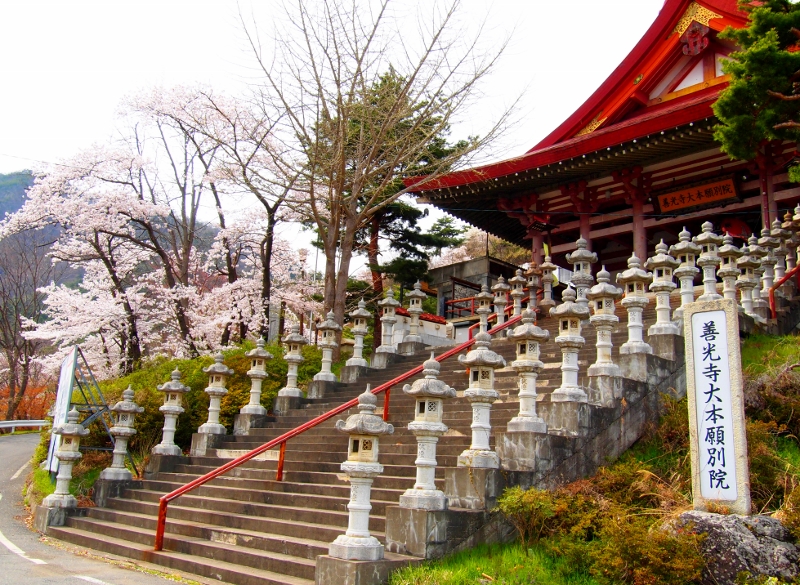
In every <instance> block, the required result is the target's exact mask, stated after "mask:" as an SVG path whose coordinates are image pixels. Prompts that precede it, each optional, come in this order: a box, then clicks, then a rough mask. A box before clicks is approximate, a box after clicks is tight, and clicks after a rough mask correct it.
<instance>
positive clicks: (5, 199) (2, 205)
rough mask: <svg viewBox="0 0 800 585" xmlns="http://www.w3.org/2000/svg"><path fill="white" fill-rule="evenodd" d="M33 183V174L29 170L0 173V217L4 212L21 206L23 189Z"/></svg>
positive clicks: (0, 217) (1, 217)
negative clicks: (8, 173) (7, 173)
mask: <svg viewBox="0 0 800 585" xmlns="http://www.w3.org/2000/svg"><path fill="white" fill-rule="evenodd" d="M31 185H33V175H32V174H31V173H30V171H22V172H19V173H11V174H10V175H3V174H0V219H3V217H5V215H6V213H13V212H15V211H17V210H18V209H19V208H20V207H22V203H23V202H24V201H25V191H26V190H27V189H28V187H30V186H31Z"/></svg>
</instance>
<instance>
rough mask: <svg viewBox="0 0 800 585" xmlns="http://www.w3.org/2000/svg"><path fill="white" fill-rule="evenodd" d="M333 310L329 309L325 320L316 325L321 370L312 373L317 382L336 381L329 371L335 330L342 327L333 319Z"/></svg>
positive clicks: (334, 345) (334, 375)
mask: <svg viewBox="0 0 800 585" xmlns="http://www.w3.org/2000/svg"><path fill="white" fill-rule="evenodd" d="M334 318H335V317H334V314H333V311H330V312H329V313H328V315H327V317H326V318H325V320H324V321H323V322H322V323H320V324H319V325H317V331H319V332H320V338H319V341H318V342H317V345H318V346H319V347H321V348H322V370H320V371H319V372H318V373H316V374H315V375H314V380H315V381H319V382H336V374H334V373H333V372H332V371H331V364H332V363H333V350H334V348H336V332H337V331H341V330H342V327H341V325H339V324H338V323H337V322H336V321H335V320H334Z"/></svg>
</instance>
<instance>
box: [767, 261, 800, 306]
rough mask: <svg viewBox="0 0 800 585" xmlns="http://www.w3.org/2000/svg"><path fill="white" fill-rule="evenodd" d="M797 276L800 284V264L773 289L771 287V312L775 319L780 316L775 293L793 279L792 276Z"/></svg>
mask: <svg viewBox="0 0 800 585" xmlns="http://www.w3.org/2000/svg"><path fill="white" fill-rule="evenodd" d="M795 274H797V278H798V282H800V264H798V265H797V266H795V267H794V268H792V269H791V270H790V271H789V272H787V273H786V274H784V275H783V278H781V279H780V280H779V281H778V282H776V283H774V284H773V285H772V286H771V287H769V310H770V314H771V315H772V318H773V319H775V318H777V314H778V313H777V311H776V310H775V291H776V290H777V289H778V288H780V287H781V286H782V285H783V283H784V282H786V281H787V280H789V279H790V278H792V276H794V275H795Z"/></svg>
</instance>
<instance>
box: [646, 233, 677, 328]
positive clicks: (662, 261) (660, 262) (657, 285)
mask: <svg viewBox="0 0 800 585" xmlns="http://www.w3.org/2000/svg"><path fill="white" fill-rule="evenodd" d="M667 250H668V248H667V245H666V244H665V243H664V240H661V242H659V243H658V245H656V255H655V256H652V257H651V258H648V259H647V261H646V262H645V263H644V267H645V268H646V269H647V270H650V271H652V274H653V281H652V282H651V283H650V287H649V288H650V292H652V293H655V294H656V322H655V323H654V324H653V325H651V326H650V329H648V330H647V334H648V335H678V333H679V330H678V327H677V326H676V325H675V324H674V323H673V322H672V320H671V318H670V306H669V295H670V293H671V292H672V291H673V290H675V283H674V282H673V279H672V271H673V270H675V269H676V268H678V266H680V262H679V261H678V260H676V259H675V258H673V257H672V256H670V255H669V254H668V253H667Z"/></svg>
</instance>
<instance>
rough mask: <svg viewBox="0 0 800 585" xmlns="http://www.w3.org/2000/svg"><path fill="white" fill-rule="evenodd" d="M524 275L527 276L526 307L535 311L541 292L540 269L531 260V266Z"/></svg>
mask: <svg viewBox="0 0 800 585" xmlns="http://www.w3.org/2000/svg"><path fill="white" fill-rule="evenodd" d="M526 274H527V276H528V307H529V308H530V309H532V310H533V311H536V307H537V306H538V303H539V291H540V290H542V269H541V268H539V265H538V264H537V263H536V261H535V260H531V266H530V268H529V269H528V272H527V273H526Z"/></svg>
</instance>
